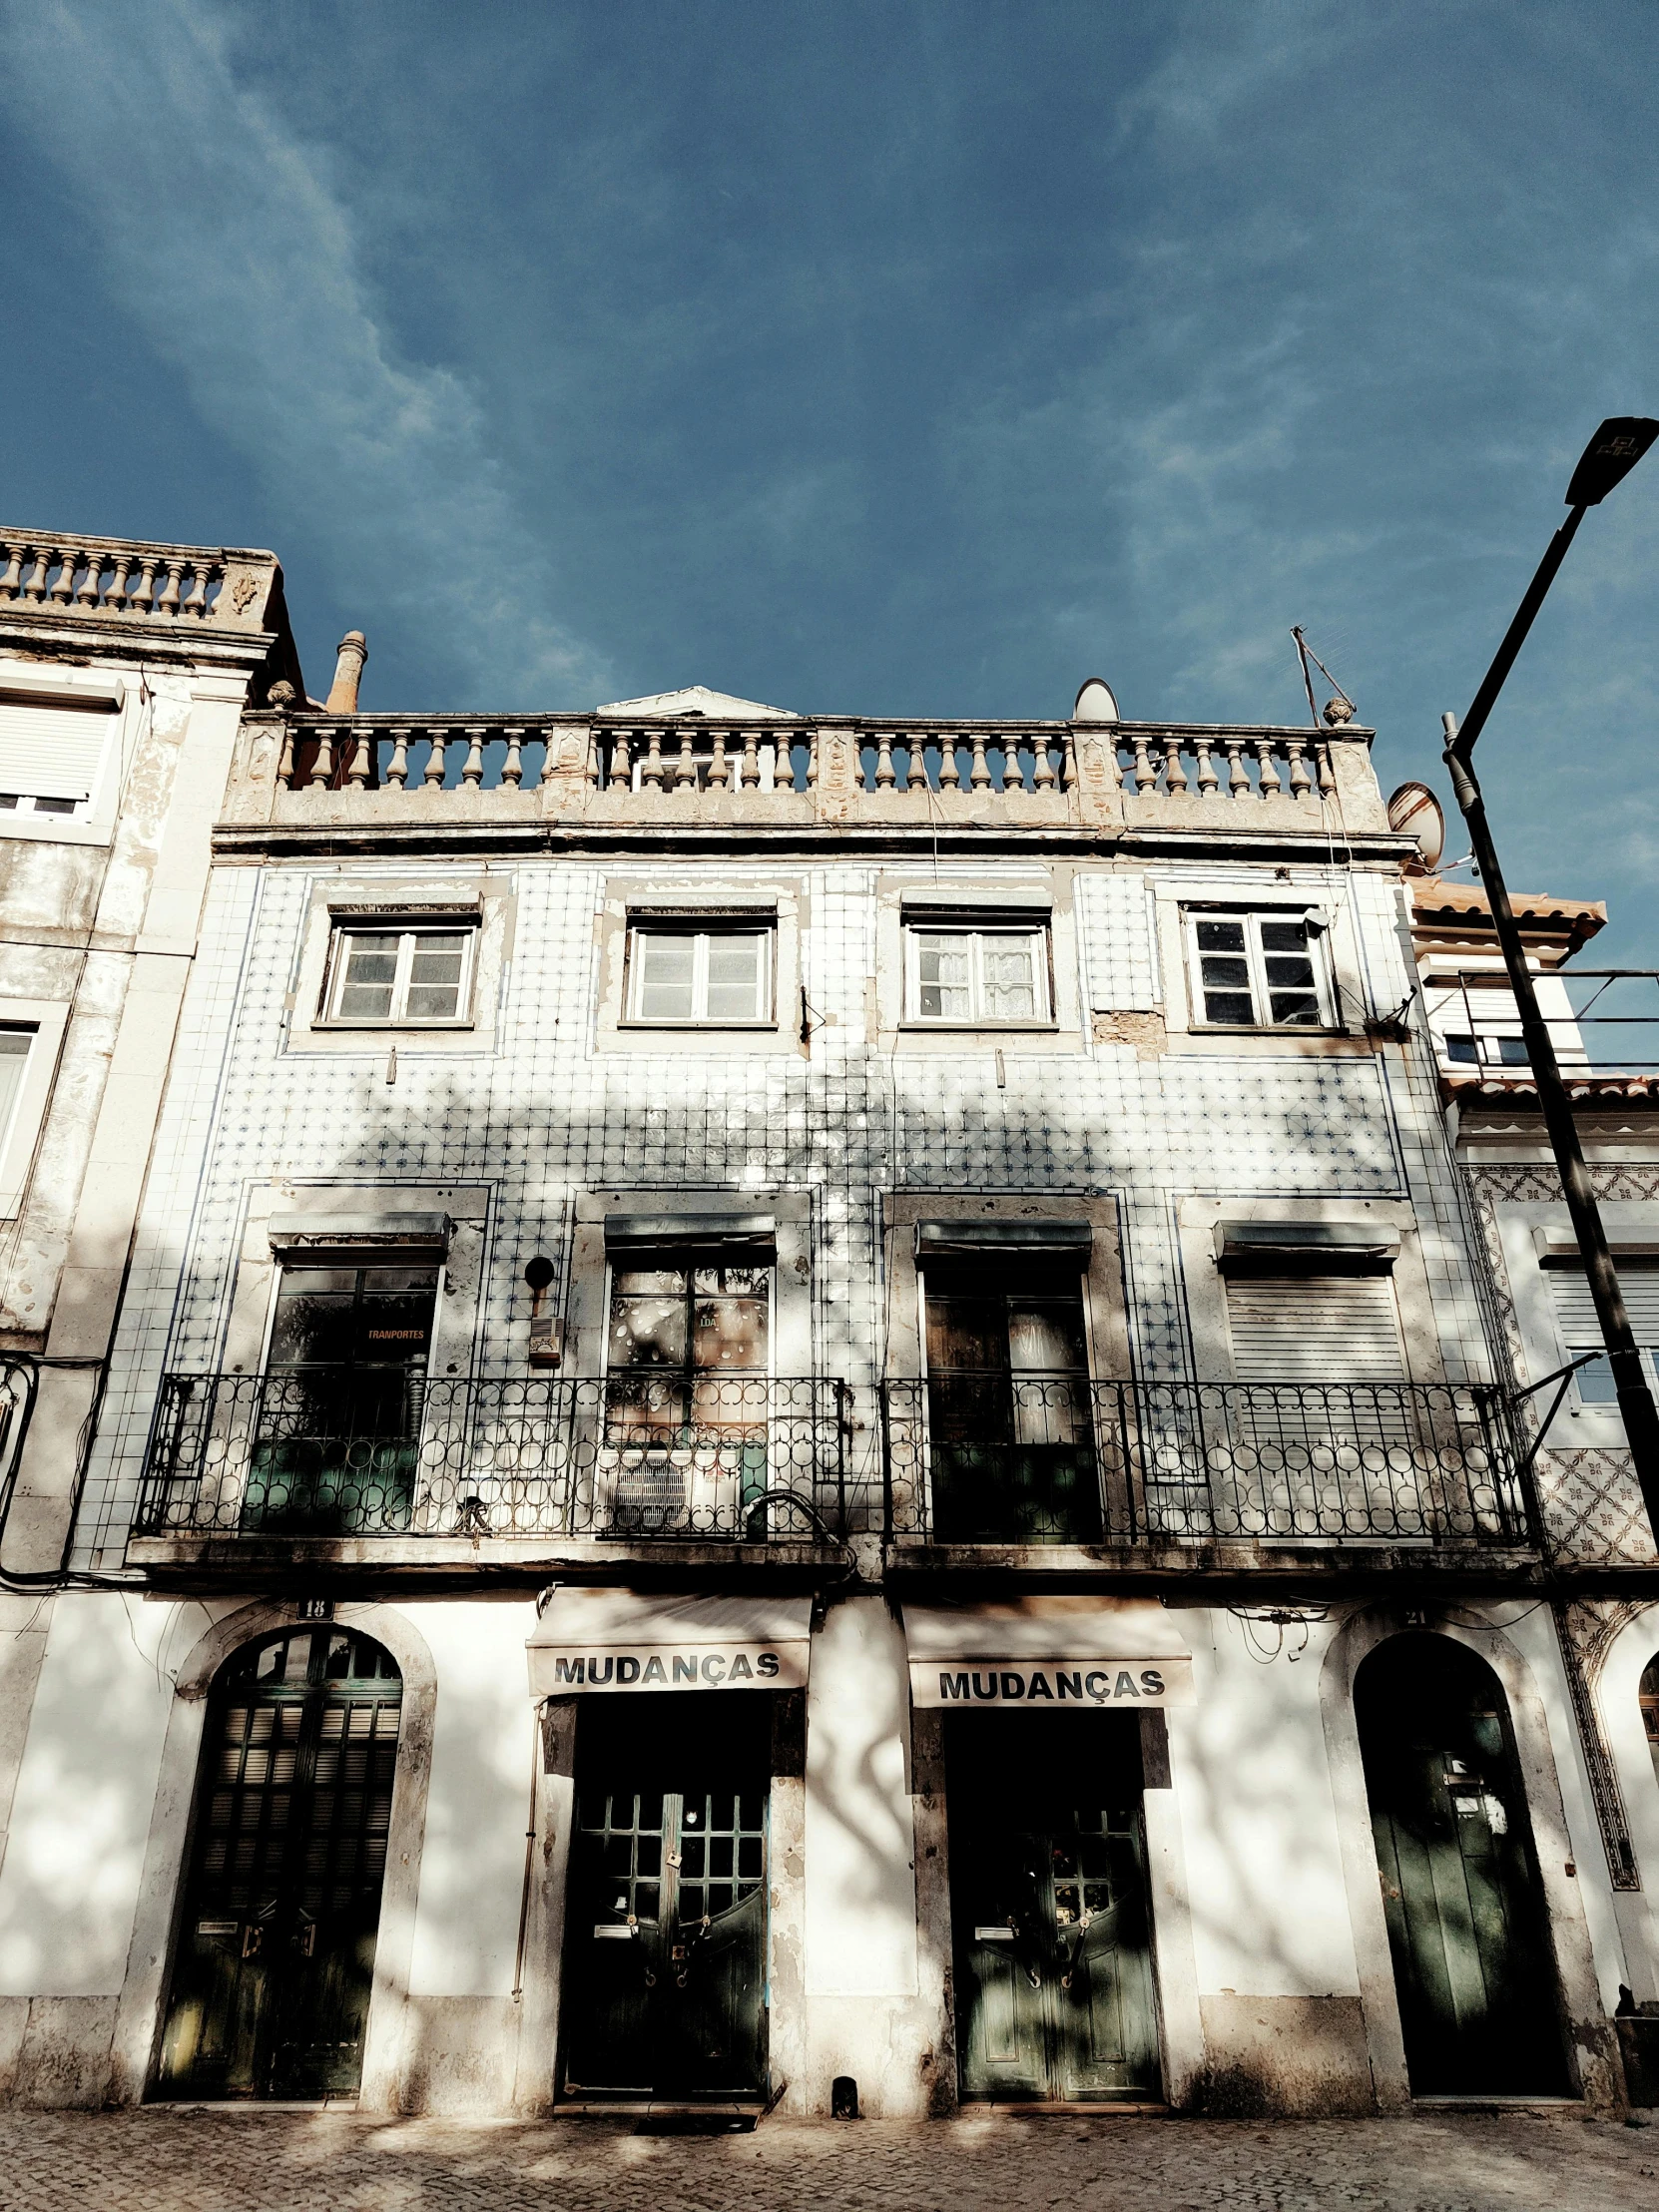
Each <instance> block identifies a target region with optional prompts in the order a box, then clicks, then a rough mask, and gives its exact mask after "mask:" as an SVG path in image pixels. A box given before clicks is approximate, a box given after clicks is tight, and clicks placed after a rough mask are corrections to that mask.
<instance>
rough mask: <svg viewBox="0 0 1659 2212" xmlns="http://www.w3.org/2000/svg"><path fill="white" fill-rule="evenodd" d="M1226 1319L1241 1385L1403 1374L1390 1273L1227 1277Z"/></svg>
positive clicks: (1386, 1379)
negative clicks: (1388, 1274) (1387, 1274)
mask: <svg viewBox="0 0 1659 2212" xmlns="http://www.w3.org/2000/svg"><path fill="white" fill-rule="evenodd" d="M1227 1322H1228V1327H1229V1329H1230V1330H1231V1332H1232V1337H1233V1371H1234V1374H1235V1375H1236V1376H1237V1377H1238V1380H1239V1381H1240V1382H1241V1383H1397V1382H1403V1381H1404V1379H1405V1356H1404V1352H1403V1349H1402V1348H1401V1345H1400V1340H1399V1316H1398V1313H1397V1310H1396V1308H1395V1306H1394V1287H1393V1280H1392V1278H1391V1277H1390V1276H1386V1275H1249V1276H1230V1277H1229V1278H1228V1281H1227Z"/></svg>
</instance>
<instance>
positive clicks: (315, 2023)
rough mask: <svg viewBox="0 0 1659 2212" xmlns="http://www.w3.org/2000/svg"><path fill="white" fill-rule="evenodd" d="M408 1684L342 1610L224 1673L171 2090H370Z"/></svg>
mask: <svg viewBox="0 0 1659 2212" xmlns="http://www.w3.org/2000/svg"><path fill="white" fill-rule="evenodd" d="M402 1698H403V1683H402V1677H401V1676H400V1674H399V1673H398V1670H397V1663H396V1661H395V1660H394V1659H393V1658H392V1657H391V1655H390V1653H389V1652H387V1651H385V1650H383V1649H382V1648H381V1646H380V1645H379V1644H377V1643H373V1642H371V1641H370V1640H369V1638H368V1637H366V1636H357V1635H353V1634H352V1633H351V1632H350V1630H349V1629H344V1628H335V1627H331V1626H329V1627H319V1628H286V1629H282V1630H280V1631H278V1632H277V1634H276V1635H272V1636H266V1637H263V1638H261V1639H260V1641H258V1642H257V1643H252V1644H248V1645H245V1646H244V1648H243V1649H242V1650H241V1651H239V1652H237V1653H236V1654H235V1656H234V1657H232V1658H231V1659H229V1660H227V1661H226V1663H225V1665H224V1666H223V1667H222V1668H221V1669H220V1671H219V1674H218V1675H217V1676H216V1677H215V1680H214V1685H213V1689H212V1691H211V1693H210V1695H209V1701H208V1720H207V1729H206V1732H205V1734H204V1737H203V1743H202V1761H201V1771H200V1775H199V1778H198V1783H197V1795H196V1810H195V1818H194V1822H193V1831H192V1841H191V1853H190V1866H189V1870H188V1873H187V1876H186V1883H185V1895H184V1906H183V1913H182V1916H181V1922H180V1929H179V1936H178V1944H177V1950H176V1954H175V1958H174V1965H173V1982H172V1988H171V1991H170V1995H169V2001H168V2009H167V2022H166V2026H165V2028H164V2031H163V2036H162V2053H161V2064H160V2067H159V2070H158V2074H157V2079H156V2085H155V2090H154V2092H153V2093H154V2094H155V2095H157V2096H165V2097H177V2096H189V2097H313V2096H325V2095H350V2094H352V2093H354V2092H355V2090H356V2089H357V2087H358V2084H359V2081H360V2078H361V2074H362V2054H363V2030H364V2027H365V2024H366V2021H367V2017H368V1999H369V1991H370V1988H371V1986H372V1981H373V1973H374V1946H375V1938H376V1935H377V1933H378V1929H379V1922H380V1888H381V1883H382V1881H383V1879H384V1874H385V1861H386V1831H387V1828H388V1826H389V1824H390V1816H391V1793H392V1783H393V1778H394V1775H395V1772H396V1765H397V1734H398V1722H399V1718H400V1712H401V1706H402Z"/></svg>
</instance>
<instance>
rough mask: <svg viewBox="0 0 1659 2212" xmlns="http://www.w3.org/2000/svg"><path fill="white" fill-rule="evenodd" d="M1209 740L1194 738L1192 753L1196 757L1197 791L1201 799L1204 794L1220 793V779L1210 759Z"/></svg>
mask: <svg viewBox="0 0 1659 2212" xmlns="http://www.w3.org/2000/svg"><path fill="white" fill-rule="evenodd" d="M1210 742H1211V741H1210V740H1209V739H1208V738H1194V740H1193V752H1194V753H1195V754H1196V755H1197V757H1198V790H1199V797H1200V798H1202V797H1203V796H1204V794H1205V793H1206V792H1214V791H1220V789H1221V778H1220V777H1219V776H1218V775H1217V774H1216V766H1215V763H1214V762H1213V761H1212V760H1211V758H1210Z"/></svg>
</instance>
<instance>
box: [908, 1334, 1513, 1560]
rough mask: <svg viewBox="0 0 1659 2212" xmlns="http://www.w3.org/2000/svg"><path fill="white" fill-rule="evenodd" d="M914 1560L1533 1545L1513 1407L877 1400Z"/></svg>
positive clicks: (1221, 1388)
mask: <svg viewBox="0 0 1659 2212" xmlns="http://www.w3.org/2000/svg"><path fill="white" fill-rule="evenodd" d="M881 1401H882V1436H883V1443H884V1465H885V1527H886V1535H887V1539H888V1542H889V1544H891V1545H892V1546H894V1547H896V1548H898V1549H900V1550H902V1549H904V1548H905V1547H925V1546H939V1547H948V1548H955V1547H959V1546H969V1547H973V1546H987V1545H990V1546H1022V1547H1023V1546H1049V1547H1068V1546H1069V1547H1073V1548H1076V1547H1083V1548H1086V1549H1087V1548H1094V1547H1111V1548H1114V1549H1116V1548H1118V1547H1124V1546H1128V1547H1133V1548H1138V1549H1141V1550H1144V1551H1148V1552H1150V1551H1152V1550H1167V1548H1168V1547H1172V1546H1175V1547H1178V1546H1181V1545H1196V1544H1215V1543H1223V1544H1225V1543H1240V1542H1244V1543H1254V1544H1259V1545H1271V1546H1274V1547H1279V1546H1287V1545H1290V1546H1297V1545H1302V1546H1314V1547H1320V1546H1334V1545H1335V1546H1344V1545H1347V1546H1368V1545H1379V1544H1383V1545H1391V1546H1397V1545H1406V1546H1424V1545H1427V1546H1444V1545H1462V1546H1479V1547H1513V1546H1525V1547H1530V1546H1532V1545H1533V1544H1534V1543H1535V1540H1536V1538H1535V1532H1534V1528H1533V1523H1532V1517H1531V1511H1530V1507H1529V1504H1528V1500H1527V1493H1526V1489H1525V1484H1524V1482H1523V1479H1522V1475H1521V1471H1520V1469H1519V1467H1518V1465H1517V1460H1516V1454H1515V1449H1514V1444H1513V1439H1512V1435H1511V1430H1510V1426H1509V1420H1508V1410H1507V1405H1506V1401H1505V1399H1504V1396H1503V1393H1502V1392H1501V1391H1500V1390H1498V1389H1496V1388H1494V1387H1492V1386H1490V1385H1475V1384H1436V1383H1429V1384H1412V1383H1084V1382H1080V1381H1074V1380H1071V1379H1059V1380H1056V1379H1036V1380H1023V1379H1020V1378H1017V1377H1016V1378H1014V1379H1012V1380H1010V1379H1009V1378H1007V1377H1006V1376H1000V1377H999V1376H991V1375H986V1376H976V1377H971V1378H969V1377H961V1378H955V1377H952V1378H944V1379H934V1380H933V1381H932V1382H908V1381H907V1382H889V1383H885V1384H884V1385H883V1386H882V1392H881Z"/></svg>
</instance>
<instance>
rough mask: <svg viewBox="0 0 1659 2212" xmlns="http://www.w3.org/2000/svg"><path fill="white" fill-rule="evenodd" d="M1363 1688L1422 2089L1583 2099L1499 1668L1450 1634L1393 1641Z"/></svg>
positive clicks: (1403, 1999) (1386, 1899)
mask: <svg viewBox="0 0 1659 2212" xmlns="http://www.w3.org/2000/svg"><path fill="white" fill-rule="evenodd" d="M1354 1698H1355V1713H1356V1718H1357V1720H1358V1722H1359V1729H1360V1745H1361V1750H1362V1752H1363V1754H1364V1758H1365V1770H1366V1791H1367V1795H1368V1797H1369V1799H1370V1803H1371V1817H1372V1832H1373V1835H1374V1837H1375V1840H1376V1845H1377V1864H1378V1873H1379V1876H1380V1878H1381V1881H1382V1885H1383V1917H1384V1919H1385V1920H1386V1922H1387V1928H1388V1944H1389V1948H1390V1950H1391V1952H1392V1954H1393V1968H1394V1988H1395V1991H1396V1993H1397V1995H1398V1999H1399V2020H1400V2028H1401V2030H1402V2032H1403V2035H1404V2040H1405V2064H1406V2071H1407V2074H1408V2076H1409V2080H1410V2086H1411V2093H1412V2095H1413V2096H1419V2097H1421V2096H1564V2095H1567V2094H1570V2083H1569V2081H1568V2077H1567V2069H1566V2061H1565V2054H1564V2049H1563V2044H1562V2035H1561V2017H1560V2008H1559V2003H1558V2000H1557V1993H1556V1980H1555V1965H1554V1954H1553V1946H1552V1945H1551V1942H1550V1936H1549V1923H1548V1917H1547V1911H1546V1907H1545V1904H1544V1897H1543V1891H1542V1887H1541V1885H1540V1883H1539V1879H1538V1869H1537V1864H1536V1858H1535V1854H1534V1851H1533V1845H1532V1835H1531V1824H1530V1822H1529V1820H1528V1818H1527V1806H1526V1795H1525V1791H1524V1789H1523V1787H1522V1784H1521V1777H1520V1768H1519V1764H1518V1762H1517V1760H1516V1756H1515V1746H1514V1737H1513V1732H1512V1730H1511V1727H1510V1721H1509V1709H1508V1704H1507V1701H1506V1700H1505V1698H1504V1695H1503V1690H1502V1687H1501V1685H1500V1684H1499V1682H1498V1679H1497V1676H1496V1675H1495V1674H1494V1673H1493V1672H1492V1670H1491V1668H1490V1667H1489V1666H1487V1664H1486V1662H1485V1661H1484V1660H1483V1659H1482V1658H1481V1657H1480V1656H1479V1654H1478V1653H1476V1652H1473V1651H1470V1650H1469V1649H1468V1648H1467V1647H1466V1646H1465V1645H1462V1644H1459V1643H1456V1642H1454V1641H1453V1640H1452V1639H1451V1638H1450V1637H1447V1636H1432V1635H1404V1636H1394V1637H1390V1638H1389V1640H1388V1641H1387V1642H1386V1643H1384V1644H1383V1645H1381V1646H1380V1647H1379V1648H1378V1649H1377V1650H1376V1651H1374V1652H1373V1653H1372V1654H1371V1655H1370V1657H1369V1658H1368V1659H1367V1660H1366V1661H1365V1663H1364V1665H1363V1666H1362V1667H1361V1669H1360V1672H1359V1676H1358V1678H1357V1680H1356V1682H1355V1691H1354Z"/></svg>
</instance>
